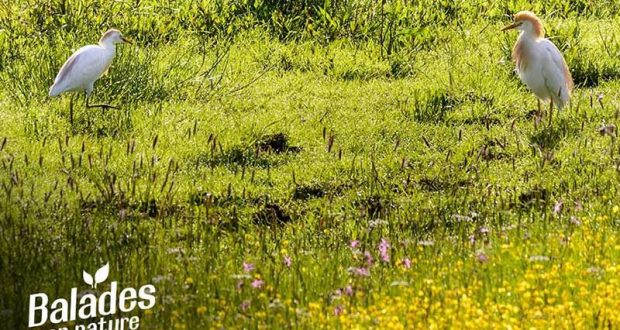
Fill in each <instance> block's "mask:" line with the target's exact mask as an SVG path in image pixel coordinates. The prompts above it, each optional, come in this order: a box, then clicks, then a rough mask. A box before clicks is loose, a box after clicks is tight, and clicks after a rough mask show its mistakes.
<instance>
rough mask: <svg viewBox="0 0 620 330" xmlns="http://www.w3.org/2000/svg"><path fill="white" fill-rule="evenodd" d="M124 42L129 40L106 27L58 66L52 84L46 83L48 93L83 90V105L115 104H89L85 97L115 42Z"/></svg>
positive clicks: (106, 65) (110, 57)
mask: <svg viewBox="0 0 620 330" xmlns="http://www.w3.org/2000/svg"><path fill="white" fill-rule="evenodd" d="M124 42H125V43H131V41H129V40H127V39H126V38H125V37H123V35H122V34H121V32H120V31H118V30H116V29H110V30H108V31H107V32H106V33H104V34H103V36H102V37H101V39H100V40H99V44H98V45H89V46H84V47H82V48H80V49H78V50H77V51H76V52H75V53H73V55H71V57H69V59H68V60H67V61H66V62H65V64H63V66H62V68H60V72H58V75H57V76H56V79H54V84H53V85H52V87H50V96H57V95H60V94H61V93H64V92H74V91H85V92H86V107H87V108H95V107H99V108H115V107H114V106H111V105H108V104H89V103H88V98H89V97H90V94H91V93H92V91H93V87H94V84H95V81H96V80H97V79H99V77H101V76H102V75H103V74H104V73H105V72H106V71H107V70H108V68H109V67H110V65H111V64H112V60H113V59H114V55H115V54H116V44H119V43H124ZM72 100H73V99H72ZM70 121H71V124H73V104H71V113H70Z"/></svg>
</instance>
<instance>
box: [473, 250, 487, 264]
mask: <svg viewBox="0 0 620 330" xmlns="http://www.w3.org/2000/svg"><path fill="white" fill-rule="evenodd" d="M476 260H478V262H480V263H483V264H484V263H487V262H489V257H488V256H487V255H486V253H484V252H478V253H476Z"/></svg>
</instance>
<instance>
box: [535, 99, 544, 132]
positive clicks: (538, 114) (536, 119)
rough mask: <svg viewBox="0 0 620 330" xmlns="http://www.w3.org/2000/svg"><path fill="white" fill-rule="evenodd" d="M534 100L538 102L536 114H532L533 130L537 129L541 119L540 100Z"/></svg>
mask: <svg viewBox="0 0 620 330" xmlns="http://www.w3.org/2000/svg"><path fill="white" fill-rule="evenodd" d="M536 100H537V101H538V112H536V113H535V114H534V128H535V129H538V124H539V123H540V119H541V117H542V110H541V107H540V99H539V98H536Z"/></svg>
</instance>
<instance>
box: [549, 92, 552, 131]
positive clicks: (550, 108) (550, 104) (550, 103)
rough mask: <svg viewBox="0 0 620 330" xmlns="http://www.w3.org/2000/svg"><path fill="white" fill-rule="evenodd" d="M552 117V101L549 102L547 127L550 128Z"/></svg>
mask: <svg viewBox="0 0 620 330" xmlns="http://www.w3.org/2000/svg"><path fill="white" fill-rule="evenodd" d="M552 117H553V99H550V101H549V127H551V118H552Z"/></svg>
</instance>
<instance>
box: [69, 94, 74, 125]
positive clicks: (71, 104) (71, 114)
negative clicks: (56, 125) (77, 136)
mask: <svg viewBox="0 0 620 330" xmlns="http://www.w3.org/2000/svg"><path fill="white" fill-rule="evenodd" d="M69 123H71V127H73V95H71V98H70V99H69Z"/></svg>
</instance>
